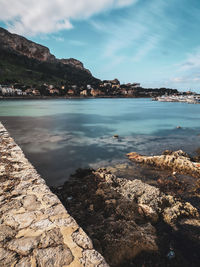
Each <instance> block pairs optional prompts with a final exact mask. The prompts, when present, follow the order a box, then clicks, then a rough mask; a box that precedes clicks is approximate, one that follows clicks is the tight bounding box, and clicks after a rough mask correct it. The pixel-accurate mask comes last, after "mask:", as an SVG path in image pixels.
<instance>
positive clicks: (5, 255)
mask: <svg viewBox="0 0 200 267" xmlns="http://www.w3.org/2000/svg"><path fill="white" fill-rule="evenodd" d="M16 260H17V254H16V253H15V252H12V251H8V250H6V249H4V248H0V266H2V267H8V266H11V265H12V264H13V263H14V262H15V261H16Z"/></svg>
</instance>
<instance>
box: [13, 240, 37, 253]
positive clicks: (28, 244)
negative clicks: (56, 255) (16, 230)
mask: <svg viewBox="0 0 200 267" xmlns="http://www.w3.org/2000/svg"><path fill="white" fill-rule="evenodd" d="M38 243H39V238H38V237H22V238H18V239H13V240H12V241H10V242H9V243H8V248H9V249H10V250H12V251H15V252H17V253H18V254H20V255H23V256H27V255H28V254H29V253H30V252H31V251H32V250H33V249H34V248H36V247H37V245H38Z"/></svg>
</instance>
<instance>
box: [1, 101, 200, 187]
mask: <svg viewBox="0 0 200 267" xmlns="http://www.w3.org/2000/svg"><path fill="white" fill-rule="evenodd" d="M0 121H2V122H3V123H4V125H5V126H6V128H7V129H8V130H9V132H10V134H11V135H12V136H13V137H14V138H15V140H16V142H17V143H18V144H19V145H20V146H21V147H22V149H23V150H24V152H25V154H26V156H27V157H28V158H29V159H30V161H31V162H32V163H33V165H34V166H35V167H36V168H37V170H38V171H39V173H40V174H41V175H42V176H43V177H44V178H45V179H46V181H47V183H48V184H49V185H58V184H62V183H63V182H64V181H65V180H66V179H67V178H68V177H69V175H70V174H71V173H73V172H74V171H75V170H76V169H77V168H80V167H82V168H85V167H94V168H96V167H99V166H105V165H114V164H116V163H118V162H125V161H126V157H125V154H126V153H128V152H131V151H136V152H139V153H141V154H143V153H144V154H158V153H161V152H162V151H163V150H165V149H173V150H175V149H183V150H185V151H186V152H188V153H194V151H195V150H196V149H197V148H199V147H200V137H199V136H198V135H199V134H200V105H190V104H186V103H167V102H155V101H151V100H150V99H62V100H61V99H56V100H3V101H1V102H0ZM178 125H180V126H181V127H182V128H181V129H177V128H176V127H177V126H178ZM114 134H118V135H119V139H115V138H113V135H114Z"/></svg>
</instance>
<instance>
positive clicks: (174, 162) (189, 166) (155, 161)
mask: <svg viewBox="0 0 200 267" xmlns="http://www.w3.org/2000/svg"><path fill="white" fill-rule="evenodd" d="M127 156H128V158H129V159H130V160H131V161H134V162H138V163H143V164H148V165H152V166H156V167H159V168H165V169H171V170H172V171H173V172H176V173H181V174H191V175H193V176H195V177H199V175H200V163H198V162H193V161H192V160H191V158H190V157H189V156H188V155H187V154H186V153H185V152H183V151H182V150H178V151H174V152H171V151H164V152H163V155H160V156H142V155H140V154H138V153H136V152H131V153H128V154H127Z"/></svg>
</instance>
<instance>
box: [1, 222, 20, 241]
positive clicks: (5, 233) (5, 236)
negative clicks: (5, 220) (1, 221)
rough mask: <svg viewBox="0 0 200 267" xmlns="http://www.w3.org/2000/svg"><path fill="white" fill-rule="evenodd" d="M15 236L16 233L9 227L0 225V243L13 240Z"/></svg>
mask: <svg viewBox="0 0 200 267" xmlns="http://www.w3.org/2000/svg"><path fill="white" fill-rule="evenodd" d="M15 234H16V231H15V230H13V229H12V228H11V227H10V226H7V225H0V242H4V241H7V240H10V239H11V238H13V237H14V236H15Z"/></svg>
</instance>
